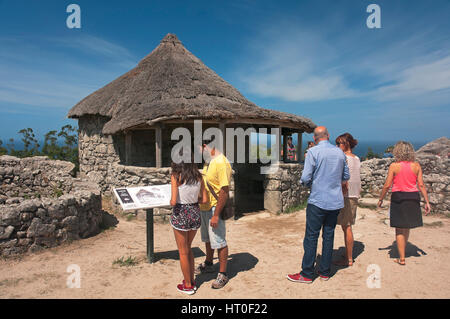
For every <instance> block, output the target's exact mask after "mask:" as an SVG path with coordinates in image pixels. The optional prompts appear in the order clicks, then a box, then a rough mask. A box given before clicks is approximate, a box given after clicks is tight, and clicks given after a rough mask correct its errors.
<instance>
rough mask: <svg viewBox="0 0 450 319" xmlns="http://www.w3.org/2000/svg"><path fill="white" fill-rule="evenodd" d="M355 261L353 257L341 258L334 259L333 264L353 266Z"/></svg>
mask: <svg viewBox="0 0 450 319" xmlns="http://www.w3.org/2000/svg"><path fill="white" fill-rule="evenodd" d="M354 262H355V261H354V260H353V259H349V260H345V259H341V260H337V261H334V262H333V264H335V265H337V266H347V267H351V266H353V263H354Z"/></svg>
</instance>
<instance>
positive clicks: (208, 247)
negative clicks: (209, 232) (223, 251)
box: [205, 243, 214, 263]
mask: <svg viewBox="0 0 450 319" xmlns="http://www.w3.org/2000/svg"><path fill="white" fill-rule="evenodd" d="M205 246H206V261H209V262H210V263H212V262H213V258H214V249H212V248H211V243H205Z"/></svg>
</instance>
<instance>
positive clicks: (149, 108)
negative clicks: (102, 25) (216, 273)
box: [68, 34, 315, 211]
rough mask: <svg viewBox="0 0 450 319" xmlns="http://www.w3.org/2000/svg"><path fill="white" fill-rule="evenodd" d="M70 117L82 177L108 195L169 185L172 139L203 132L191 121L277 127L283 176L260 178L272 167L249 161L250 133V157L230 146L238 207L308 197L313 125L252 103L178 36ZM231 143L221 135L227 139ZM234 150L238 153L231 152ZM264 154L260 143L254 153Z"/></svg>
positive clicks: (275, 205)
mask: <svg viewBox="0 0 450 319" xmlns="http://www.w3.org/2000/svg"><path fill="white" fill-rule="evenodd" d="M68 116H69V117H70V118H74V119H77V120H78V126H79V143H78V146H79V160H80V173H81V176H82V177H87V178H88V179H90V180H93V181H96V182H98V183H99V184H100V185H101V187H102V190H103V191H106V192H108V191H109V190H110V189H111V188H114V187H118V186H120V187H124V186H131V185H149V184H150V185H159V184H166V183H168V182H170V176H169V175H168V172H169V168H168V167H170V164H171V150H173V146H174V145H175V144H176V143H177V141H173V140H172V138H171V134H172V133H173V131H174V130H175V129H177V128H179V127H180V126H181V127H183V128H186V129H188V130H189V132H191V135H194V134H195V131H196V127H198V126H195V125H194V121H195V120H201V123H202V124H201V125H202V129H201V131H202V132H201V133H203V132H204V131H205V130H206V129H207V128H210V127H217V128H219V129H220V130H221V132H223V133H225V132H227V133H228V131H227V130H228V129H231V130H229V131H232V130H233V129H235V130H239V129H244V130H247V128H253V129H261V128H263V129H273V128H275V129H278V130H275V131H276V132H277V134H276V136H277V142H276V143H275V144H274V145H277V146H278V147H279V152H278V155H280V154H283V159H282V160H279V157H277V161H278V164H280V165H279V166H280V170H282V171H283V173H279V174H274V175H273V176H272V175H267V176H262V175H261V174H260V170H259V166H258V165H266V164H267V163H266V164H264V163H262V161H261V160H260V162H258V163H256V164H255V163H250V161H248V160H247V159H248V156H250V155H249V154H250V152H251V150H252V148H253V147H254V146H255V145H252V144H253V142H251V138H250V136H249V135H251V133H250V134H249V135H247V136H246V137H245V142H244V144H245V148H246V150H248V151H249V152H248V153H247V152H246V151H244V152H242V151H241V149H239V152H238V151H237V148H236V147H237V145H236V144H234V146H233V145H232V143H231V145H229V144H227V145H226V146H225V148H224V151H225V150H226V156H227V157H228V159H229V160H230V161H231V162H232V163H233V171H234V174H233V179H234V182H233V183H232V187H231V188H232V189H231V192H232V193H234V194H235V197H234V201H235V206H236V208H238V209H240V210H241V211H243V210H246V209H263V208H266V209H269V210H272V211H282V210H284V209H285V208H286V207H288V206H289V205H294V204H295V203H298V202H299V201H301V199H302V198H303V197H302V196H303V195H302V194H304V193H305V192H304V191H303V190H302V188H301V187H300V185H297V184H298V183H297V182H296V181H298V180H299V179H300V173H301V164H299V163H298V162H300V161H301V159H302V155H303V154H302V153H303V152H302V151H301V145H302V133H303V132H307V133H311V132H312V131H313V129H314V128H315V124H314V123H313V122H311V120H309V119H307V118H304V117H301V116H298V115H294V114H288V113H284V112H279V111H274V110H269V109H264V108H261V107H259V106H257V105H255V104H254V103H252V102H250V101H249V100H247V99H246V98H245V97H244V96H243V95H242V94H241V93H239V91H238V90H236V89H235V88H234V87H233V86H231V85H230V84H228V83H227V82H226V81H224V80H223V79H222V78H221V77H220V76H218V75H217V74H216V73H215V72H214V71H212V70H211V69H210V68H208V67H207V66H206V65H204V64H203V63H202V62H201V61H200V60H199V59H198V58H196V57H195V56H194V55H193V54H192V53H190V52H189V51H188V50H186V48H185V47H184V46H183V45H182V44H181V42H180V41H179V40H178V39H177V37H176V36H175V35H173V34H168V35H166V36H165V37H164V39H163V40H162V41H161V43H160V44H159V45H158V47H157V48H156V49H154V50H153V51H152V52H151V53H150V54H149V55H148V56H146V57H145V58H144V59H143V60H142V61H141V62H139V64H138V65H137V66H136V67H135V68H134V69H132V70H131V71H129V72H127V73H125V74H124V75H122V76H120V77H119V78H117V79H116V80H114V81H112V82H111V83H109V84H108V85H106V86H105V87H103V88H101V89H99V90H97V91H96V92H94V93H92V94H91V95H89V96H88V97H86V98H84V99H83V100H82V101H80V102H79V103H78V104H77V105H75V106H74V107H73V108H72V109H71V110H70V112H69V115H68ZM192 132H194V134H192ZM278 132H281V134H278ZM197 133H198V131H197ZM295 133H296V134H298V145H297V158H296V159H294V163H292V158H291V157H288V156H287V142H286V140H287V139H286V137H287V136H288V135H291V134H295ZM262 136H264V135H262ZM270 136H271V137H273V135H270ZM282 136H283V137H284V138H283V139H282ZM227 138H228V137H227V136H226V135H225V134H223V142H225V141H226V139H227ZM258 138H259V135H258ZM229 141H231V140H229ZM232 141H234V138H233V140H232ZM240 141H241V142H242V140H240ZM282 141H283V142H282ZM193 145H194V144H192V146H193ZM224 145H225V143H224ZM241 145H242V144H241ZM261 147H263V146H261ZM233 148H234V153H233V154H231V153H232V152H230V153H229V152H228V151H229V150H231V151H232V150H233ZM261 149H262V148H260V146H259V142H258V146H257V147H256V150H261ZM253 150H254V149H253ZM290 150H292V146H290ZM290 152H291V151H290ZM238 153H239V155H242V154H243V153H245V156H246V160H245V161H244V162H245V163H239V162H240V161H239V160H235V159H237V156H236V154H238ZM291 154H292V153H291ZM271 155H272V154H271ZM282 162H288V164H282ZM287 185H288V186H287Z"/></svg>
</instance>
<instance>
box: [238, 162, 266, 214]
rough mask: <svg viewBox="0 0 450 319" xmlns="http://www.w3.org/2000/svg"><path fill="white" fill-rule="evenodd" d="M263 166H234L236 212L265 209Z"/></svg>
mask: <svg viewBox="0 0 450 319" xmlns="http://www.w3.org/2000/svg"><path fill="white" fill-rule="evenodd" d="M261 166H262V165H261V164H259V163H258V164H237V163H235V164H233V170H234V172H235V173H234V186H235V193H234V196H235V197H234V198H235V205H236V212H238V213H246V212H254V211H259V210H263V209H264V191H265V190H264V175H262V174H261V171H260V167H261Z"/></svg>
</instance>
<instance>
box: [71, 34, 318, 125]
mask: <svg viewBox="0 0 450 319" xmlns="http://www.w3.org/2000/svg"><path fill="white" fill-rule="evenodd" d="M83 115H102V116H106V117H109V118H110V120H109V122H107V123H106V124H105V126H104V128H103V133H104V134H114V133H117V132H119V131H122V130H125V129H127V128H131V127H134V126H137V125H142V124H146V123H147V124H154V123H155V122H159V121H164V120H167V119H181V120H184V119H192V118H198V119H212V120H218V121H220V120H226V119H235V120H240V119H242V120H243V122H245V120H246V119H255V120H266V121H267V120H269V121H272V122H273V123H274V124H277V123H279V124H280V125H281V124H282V123H289V125H290V126H294V127H296V128H298V129H299V130H303V131H306V132H308V133H310V132H312V130H313V129H314V128H315V126H316V125H315V124H314V123H313V122H312V121H311V120H309V119H307V118H304V117H301V116H297V115H293V114H288V113H284V112H279V111H274V110H268V109H264V108H261V107H259V106H257V105H255V104H254V103H252V102H250V101H248V100H247V99H246V98H245V97H244V96H242V94H241V93H240V92H239V91H238V90H236V89H235V88H234V87H233V86H231V85H230V84H229V83H227V82H226V81H225V80H223V79H222V78H221V77H220V76H218V75H217V74H216V73H215V72H214V71H212V70H211V69H210V68H208V67H207V66H206V65H204V64H203V63H202V62H201V61H200V60H199V59H198V58H197V57H195V56H194V55H193V54H192V53H190V52H189V51H188V50H186V48H185V47H184V46H183V45H182V44H181V42H180V41H179V40H178V38H177V37H176V35H174V34H168V35H166V36H165V37H164V39H162V41H161V43H160V44H159V45H158V46H157V47H156V49H154V50H153V51H152V52H151V53H150V54H149V55H147V56H146V57H145V58H144V59H143V60H142V61H141V62H140V63H139V64H138V65H137V66H136V67H135V68H134V69H132V70H131V71H129V72H127V73H125V74H124V75H122V76H120V77H119V78H117V79H116V80H114V81H112V82H111V83H109V84H107V85H106V86H104V87H103V88H101V89H99V90H97V91H95V92H94V93H92V94H91V95H89V96H87V97H86V98H84V99H83V100H81V101H80V102H79V103H78V104H76V105H75V106H74V107H73V108H72V109H71V110H70V111H69V114H68V116H69V117H70V118H79V117H81V116H83Z"/></svg>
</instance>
